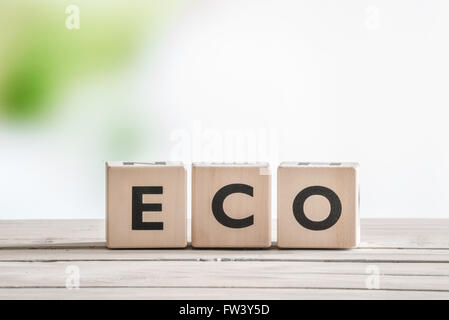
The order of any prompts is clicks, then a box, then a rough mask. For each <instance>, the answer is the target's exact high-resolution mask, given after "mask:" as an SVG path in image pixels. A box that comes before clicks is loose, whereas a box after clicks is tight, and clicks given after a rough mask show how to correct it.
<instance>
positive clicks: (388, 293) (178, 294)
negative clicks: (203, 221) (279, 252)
mask: <svg viewBox="0 0 449 320" xmlns="http://www.w3.org/2000/svg"><path fill="white" fill-rule="evenodd" d="M229 297H232V299H236V300H248V299H256V300H257V299H261V300H263V299H275V300H294V299H295V300H296V299H299V300H310V299H336V298H338V299H354V300H358V299H382V300H385V299H416V300H423V299H432V300H434V299H449V294H448V293H447V292H435V291H395V290H341V289H273V288H269V289H259V288H257V289H254V288H80V289H72V290H68V289H65V288H14V289H1V288H0V300H1V299H12V300H15V299H27V300H30V299H32V300H39V299H56V300H63V299H73V300H76V299H164V300H169V299H185V300H199V299H220V300H227V299H229Z"/></svg>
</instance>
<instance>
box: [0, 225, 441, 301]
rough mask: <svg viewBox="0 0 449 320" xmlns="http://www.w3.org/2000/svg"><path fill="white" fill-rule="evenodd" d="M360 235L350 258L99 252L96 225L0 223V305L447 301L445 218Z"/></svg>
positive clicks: (100, 234)
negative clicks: (44, 302)
mask: <svg viewBox="0 0 449 320" xmlns="http://www.w3.org/2000/svg"><path fill="white" fill-rule="evenodd" d="M273 225H274V226H275V225H276V224H275V223H273ZM361 226H362V231H361V235H362V242H361V246H360V248H358V249H354V250H280V249H277V248H276V247H275V243H274V244H273V247H272V248H271V249H266V250H254V249H253V250H210V249H207V250H202V249H192V248H187V249H184V250H174V249H173V250H167V249H164V250H108V249H106V248H105V245H104V243H105V241H104V234H105V230H104V220H16V221H11V220H3V221H2V220H0V299H48V298H50V299H117V298H120V299H392V298H397V299H449V219H448V220H446V219H445V220H441V219H439V220H436V219H434V220H430V219H426V220H424V219H421V220H418V219H415V220H412V219H406V220H405V219H395V220H393V219H382V220H378V219H376V220H373V219H370V220H367V219H364V220H362V222H361ZM274 229H275V228H274ZM273 235H274V239H276V234H275V230H273ZM74 268H75V270H79V275H80V277H79V280H80V281H79V283H80V287H79V288H78V289H77V288H72V289H68V288H67V287H66V283H67V281H68V278H69V277H73V275H74V274H73V273H71V272H72V271H73V270H74ZM70 279H73V278H70ZM70 283H72V282H69V284H70Z"/></svg>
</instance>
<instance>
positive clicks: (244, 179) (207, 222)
mask: <svg viewBox="0 0 449 320" xmlns="http://www.w3.org/2000/svg"><path fill="white" fill-rule="evenodd" d="M192 246H194V247H198V248H206V247H208V248H213V247H215V248H230V247H232V248H267V247H270V246H271V173H270V169H269V165H268V164H266V163H247V164H212V163H198V164H195V163H194V164H193V165H192Z"/></svg>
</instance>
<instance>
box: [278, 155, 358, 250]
mask: <svg viewBox="0 0 449 320" xmlns="http://www.w3.org/2000/svg"><path fill="white" fill-rule="evenodd" d="M358 167H359V166H358V164H357V163H304V162H300V163H296V162H295V163H293V162H284V163H281V165H280V166H279V168H278V186H277V187H278V212H277V215H278V217H277V218H278V241H277V244H278V246H279V247H280V248H354V247H356V246H357V245H358V243H359V234H360V231H359V230H360V228H359V187H358Z"/></svg>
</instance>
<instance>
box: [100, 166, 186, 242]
mask: <svg viewBox="0 0 449 320" xmlns="http://www.w3.org/2000/svg"><path fill="white" fill-rule="evenodd" d="M186 178H187V176H186V170H185V168H184V166H183V165H182V163H177V162H152V163H151V162H149V163H143V162H119V161H111V162H107V163H106V244H107V247H108V248H181V247H186V245H187V215H186V208H187V192H186V187H187V180H186Z"/></svg>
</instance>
